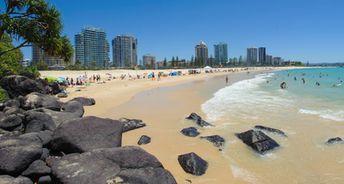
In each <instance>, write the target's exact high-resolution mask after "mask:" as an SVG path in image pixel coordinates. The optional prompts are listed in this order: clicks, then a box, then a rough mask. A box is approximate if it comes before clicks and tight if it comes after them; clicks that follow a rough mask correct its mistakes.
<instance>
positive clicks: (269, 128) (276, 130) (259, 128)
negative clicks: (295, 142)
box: [254, 125, 287, 137]
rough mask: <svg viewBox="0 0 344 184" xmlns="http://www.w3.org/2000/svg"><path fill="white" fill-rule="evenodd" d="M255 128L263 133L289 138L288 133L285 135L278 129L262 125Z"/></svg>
mask: <svg viewBox="0 0 344 184" xmlns="http://www.w3.org/2000/svg"><path fill="white" fill-rule="evenodd" d="M254 128H255V129H257V130H263V131H267V132H271V133H275V134H279V135H282V136H284V137H287V134H286V133H284V132H283V131H282V130H278V129H276V128H271V127H266V126H262V125H256V126H255V127H254Z"/></svg>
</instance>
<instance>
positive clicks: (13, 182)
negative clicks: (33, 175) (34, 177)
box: [0, 175, 32, 184]
mask: <svg viewBox="0 0 344 184" xmlns="http://www.w3.org/2000/svg"><path fill="white" fill-rule="evenodd" d="M0 183H1V184H32V181H31V180H30V179H29V178H25V177H23V176H19V177H18V178H14V177H12V176H8V175H0Z"/></svg>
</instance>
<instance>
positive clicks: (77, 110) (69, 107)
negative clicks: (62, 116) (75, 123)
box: [62, 101, 85, 117]
mask: <svg viewBox="0 0 344 184" xmlns="http://www.w3.org/2000/svg"><path fill="white" fill-rule="evenodd" d="M62 111H64V112H69V113H73V114H74V115H75V116H78V117H82V116H83V115H84V112H85V110H84V106H83V105H82V104H81V103H80V102H78V101H69V102H67V103H65V104H63V105H62Z"/></svg>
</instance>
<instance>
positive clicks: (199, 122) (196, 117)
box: [186, 113, 214, 127]
mask: <svg viewBox="0 0 344 184" xmlns="http://www.w3.org/2000/svg"><path fill="white" fill-rule="evenodd" d="M186 119H188V120H192V121H194V122H195V123H196V124H197V125H198V126H200V127H207V126H214V125H212V124H210V123H208V122H206V121H204V120H203V119H202V117H201V116H199V115H198V114H196V113H191V114H190V116H188V117H186Z"/></svg>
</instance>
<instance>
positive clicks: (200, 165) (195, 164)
mask: <svg viewBox="0 0 344 184" xmlns="http://www.w3.org/2000/svg"><path fill="white" fill-rule="evenodd" d="M178 162H179V164H180V166H181V167H182V168H183V169H184V171H185V172H187V173H190V174H192V175H196V176H201V175H203V174H204V173H205V172H206V171H207V169H208V162H207V161H205V160H203V159H202V158H201V157H200V156H198V155H197V154H196V153H187V154H184V155H179V156H178Z"/></svg>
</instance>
